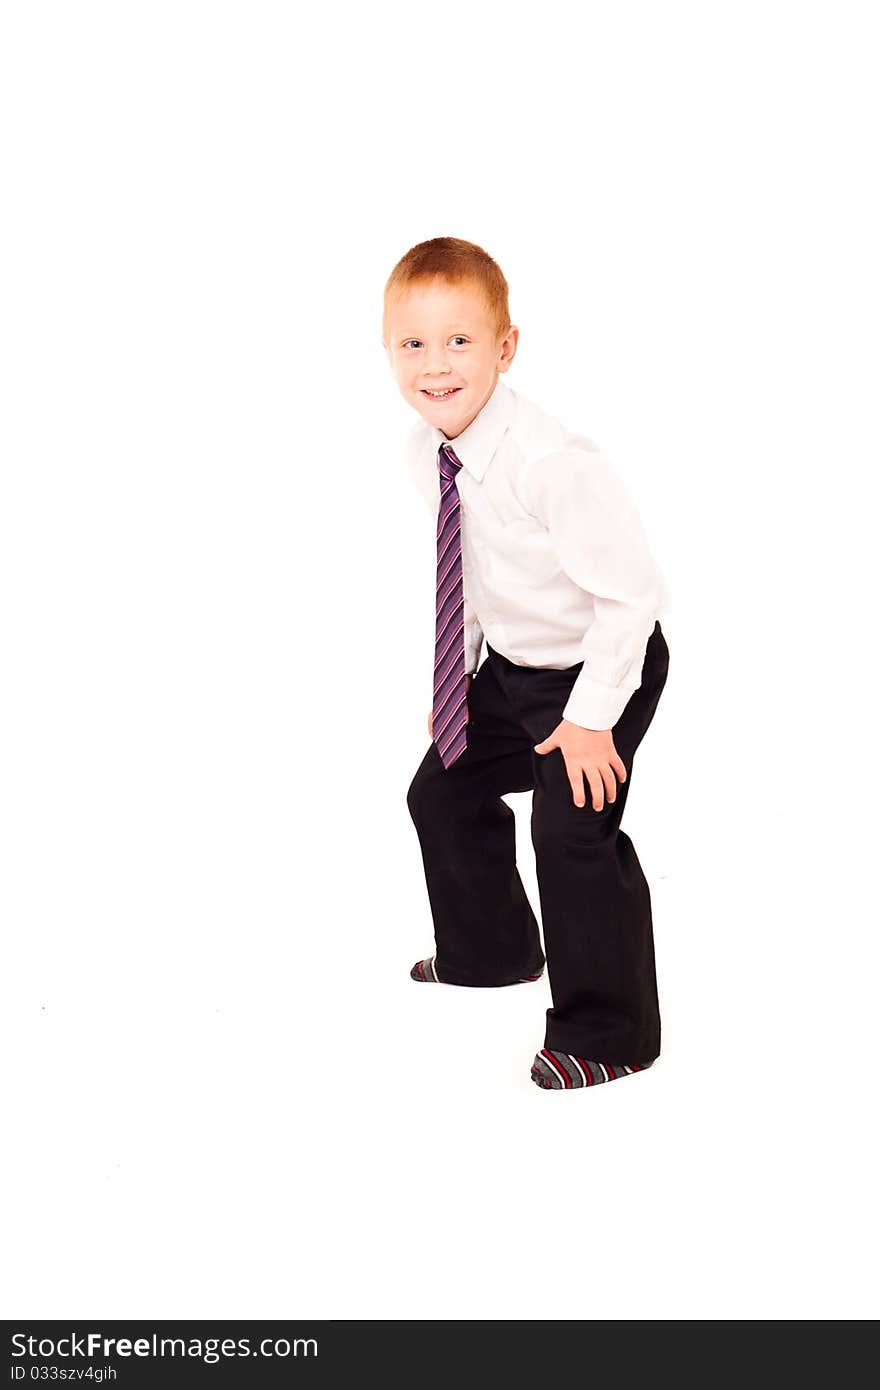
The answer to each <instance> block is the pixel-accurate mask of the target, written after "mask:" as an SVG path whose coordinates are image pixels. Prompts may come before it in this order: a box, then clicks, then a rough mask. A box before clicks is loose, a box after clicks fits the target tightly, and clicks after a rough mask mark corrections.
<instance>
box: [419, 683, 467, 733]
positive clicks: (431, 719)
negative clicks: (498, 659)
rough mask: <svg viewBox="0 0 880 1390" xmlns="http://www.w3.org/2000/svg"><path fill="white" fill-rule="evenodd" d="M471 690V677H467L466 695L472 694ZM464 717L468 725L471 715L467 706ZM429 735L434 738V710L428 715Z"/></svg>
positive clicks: (465, 684)
mask: <svg viewBox="0 0 880 1390" xmlns="http://www.w3.org/2000/svg"><path fill="white" fill-rule="evenodd" d="M470 689H471V677H470V676H465V678H464V693H465V695H468V694H470ZM464 715H465V723H467V721H468V720H469V719H470V715H469V714H468V710H467V706H465V711H464ZM428 733H429V734H430V735H431V738H433V737H434V711H433V710H431V713H430V714H429V715H428Z"/></svg>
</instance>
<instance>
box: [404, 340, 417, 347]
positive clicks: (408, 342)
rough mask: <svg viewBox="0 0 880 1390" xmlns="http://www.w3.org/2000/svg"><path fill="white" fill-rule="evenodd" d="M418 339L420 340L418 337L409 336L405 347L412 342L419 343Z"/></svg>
mask: <svg viewBox="0 0 880 1390" xmlns="http://www.w3.org/2000/svg"><path fill="white" fill-rule="evenodd" d="M418 341H419V340H418V338H407V340H406V342H405V343H404V345H403V346H404V347H409V345H410V343H417V342H418Z"/></svg>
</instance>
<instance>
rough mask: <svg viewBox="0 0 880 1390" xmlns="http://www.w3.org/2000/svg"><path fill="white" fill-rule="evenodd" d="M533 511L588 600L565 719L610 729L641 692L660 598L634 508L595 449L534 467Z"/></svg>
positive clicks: (569, 452)
mask: <svg viewBox="0 0 880 1390" xmlns="http://www.w3.org/2000/svg"><path fill="white" fill-rule="evenodd" d="M527 486H528V492H529V498H530V506H531V510H532V513H533V515H535V516H536V517H537V518H538V519H539V520H540V521H541V523H542V525H544V526H545V527H546V528H547V531H548V533H549V536H550V540H551V544H552V545H553V547H554V549H555V551H556V554H557V556H558V559H559V563H560V565H561V566H562V568H563V570H564V571H565V573H566V574H567V575H568V577H569V578H570V579H572V580H573V581H574V583H575V584H577V585H579V586H580V587H581V588H582V589H584V590H586V591H587V592H588V593H589V594H590V595H591V597H592V599H593V609H594V617H593V622H592V624H591V626H590V628H589V630H588V631H587V633H586V634H585V636H584V639H583V643H582V654H583V663H584V664H583V668H582V670H581V672H580V674H579V675H578V677H577V680H576V681H575V683H574V685H573V687H572V689H571V692H570V694H569V698H568V702H567V703H566V705H565V708H564V709H563V712H562V713H563V718H565V719H568V720H569V721H570V722H571V723H573V724H579V725H580V726H581V727H583V728H585V729H597V730H604V729H610V728H611V727H612V726H613V725H614V724H615V723H616V722H617V720H618V719H619V718H620V715H621V714H622V713H623V710H624V709H625V707H626V704H627V701H628V700H629V698H630V696H631V695H632V693H633V692H634V691H635V690H637V689H638V688H639V685H640V684H641V679H642V666H643V664H644V659H645V649H646V647H647V643H648V638H649V637H650V636H651V633H652V631H653V629H654V624H655V621H656V617H657V612H658V610H659V609H660V608H661V606H662V603H663V597H664V593H665V589H664V581H663V577H662V575H661V574H660V572H659V570H658V569H657V566H656V565H655V563H654V560H653V557H652V555H651V552H650V550H649V548H648V544H647V540H646V537H645V534H644V530H643V528H642V524H641V521H640V518H639V516H638V513H637V510H636V507H635V505H634V502H633V500H632V498H631V496H630V495H629V493H628V491H627V489H626V488H625V486H624V484H623V482H622V480H621V478H620V477H619V476H618V475H617V473H616V472H615V470H614V468H613V467H612V465H611V464H610V462H609V461H608V459H607V458H606V457H605V455H604V454H603V453H602V452H601V451H600V450H598V449H593V450H585V449H566V450H561V451H558V452H555V453H552V454H548V455H547V456H545V457H544V458H542V459H538V460H536V461H535V462H534V463H533V464H532V466H531V468H530V471H529V474H528V480H527Z"/></svg>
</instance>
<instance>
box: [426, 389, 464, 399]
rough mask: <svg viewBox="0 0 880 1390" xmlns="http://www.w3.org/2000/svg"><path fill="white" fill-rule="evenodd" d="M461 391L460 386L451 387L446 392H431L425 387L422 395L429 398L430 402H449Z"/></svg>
mask: <svg viewBox="0 0 880 1390" xmlns="http://www.w3.org/2000/svg"><path fill="white" fill-rule="evenodd" d="M460 390H461V387H460V386H451V387H449V389H448V390H445V391H429V390H427V389H426V388H425V387H423V388H422V395H423V396H427V397H428V400H429V401H448V400H450V399H451V398H452V397H453V396H457V395H458V393H459V391H460Z"/></svg>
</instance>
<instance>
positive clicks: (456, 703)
mask: <svg viewBox="0 0 880 1390" xmlns="http://www.w3.org/2000/svg"><path fill="white" fill-rule="evenodd" d="M437 463H438V466H439V468H440V511H439V512H438V514H437V636H436V643H435V647H434V709H433V719H434V722H433V729H434V742H435V743H436V745H437V751H438V752H439V754H440V757H441V759H442V762H443V766H444V767H451V766H452V764H453V763H454V762H455V760H456V758H458V757H460V756H461V754H462V753H463V752H464V750H465V748H466V747H467V729H466V725H467V718H468V711H467V693H466V684H465V678H464V677H465V671H464V664H465V657H464V586H463V583H462V577H461V503H460V500H459V496H458V488H457V486H456V482H455V475H456V473H457V472H458V470H459V469H460V468H461V459H458V458H456V456H455V454H454V453H453V452H452V449H451V448H450V447H449V445H448V444H441V445H440V449H439V452H438V455H437Z"/></svg>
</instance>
